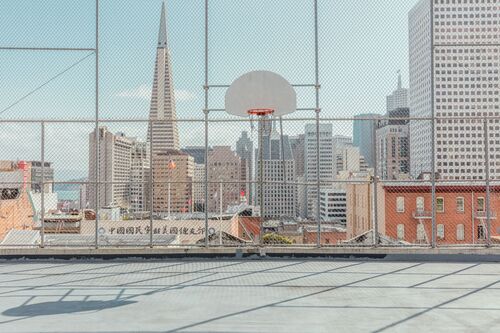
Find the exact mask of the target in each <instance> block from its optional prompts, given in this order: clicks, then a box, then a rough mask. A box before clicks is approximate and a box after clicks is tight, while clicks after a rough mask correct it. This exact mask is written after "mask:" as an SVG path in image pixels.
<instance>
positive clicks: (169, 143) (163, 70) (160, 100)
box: [148, 3, 179, 154]
mask: <svg viewBox="0 0 500 333" xmlns="http://www.w3.org/2000/svg"><path fill="white" fill-rule="evenodd" d="M149 119H150V120H152V121H154V122H153V123H152V126H149V128H148V141H149V140H153V144H152V145H153V149H152V150H153V152H152V153H153V154H158V153H164V152H165V151H167V150H172V149H173V150H178V149H179V134H178V129H177V122H175V120H176V119H177V115H176V111H175V94H174V86H173V79H172V65H171V61H170V54H169V50H168V45H167V23H166V14H165V3H163V4H162V8H161V19H160V31H159V34H158V45H157V49H156V62H155V72H154V80H153V90H152V94H151V107H150V114H149Z"/></svg>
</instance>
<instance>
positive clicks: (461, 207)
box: [457, 197, 465, 213]
mask: <svg viewBox="0 0 500 333" xmlns="http://www.w3.org/2000/svg"><path fill="white" fill-rule="evenodd" d="M464 206H465V204H464V198H463V197H457V213H463V212H464V211H465V207H464Z"/></svg>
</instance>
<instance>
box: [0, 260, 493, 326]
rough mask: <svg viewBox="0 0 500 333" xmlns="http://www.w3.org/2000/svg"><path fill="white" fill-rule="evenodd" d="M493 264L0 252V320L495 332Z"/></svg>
mask: <svg viewBox="0 0 500 333" xmlns="http://www.w3.org/2000/svg"><path fill="white" fill-rule="evenodd" d="M499 331H500V264H496V263H478V264H476V263H463V264H462V263H425V262H387V261H352V262H351V261H327V260H324V261H321V260H319V261H312V260H303V261H302V260H294V261H292V260H272V261H263V260H262V261H261V260H241V261H235V260H200V261H194V260H190V261H187V260H184V261H171V260H163V261H160V260H158V261H152V260H136V261H114V260H109V261H104V260H95V261H91V260H80V261H78V260H77V261H0V332H2V333H7V332H19V333H21V332H273V333H278V332H287V333H288V332H499Z"/></svg>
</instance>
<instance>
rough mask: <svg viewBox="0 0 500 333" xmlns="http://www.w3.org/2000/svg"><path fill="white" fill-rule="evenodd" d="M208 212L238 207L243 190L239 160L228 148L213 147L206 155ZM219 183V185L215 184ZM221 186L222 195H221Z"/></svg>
mask: <svg viewBox="0 0 500 333" xmlns="http://www.w3.org/2000/svg"><path fill="white" fill-rule="evenodd" d="M207 172H208V181H209V182H210V183H209V184H208V195H209V201H208V204H207V207H208V211H209V212H211V213H219V212H220V208H221V204H222V211H223V212H225V211H226V210H227V208H228V207H229V206H235V205H239V204H240V201H241V197H240V193H241V191H242V190H244V188H245V187H244V186H245V185H244V183H243V182H242V178H241V158H240V157H239V156H238V155H237V154H236V153H235V152H234V151H233V150H231V147H230V146H215V147H213V150H212V151H211V152H210V153H209V155H208V170H207ZM217 182H220V183H217ZM221 184H222V195H221V193H220V192H221Z"/></svg>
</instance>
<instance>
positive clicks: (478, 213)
mask: <svg viewBox="0 0 500 333" xmlns="http://www.w3.org/2000/svg"><path fill="white" fill-rule="evenodd" d="M474 217H475V218H476V219H487V218H488V217H489V218H490V219H496V218H497V212H494V211H490V213H489V215H488V213H487V212H484V211H476V212H475V213H474Z"/></svg>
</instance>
